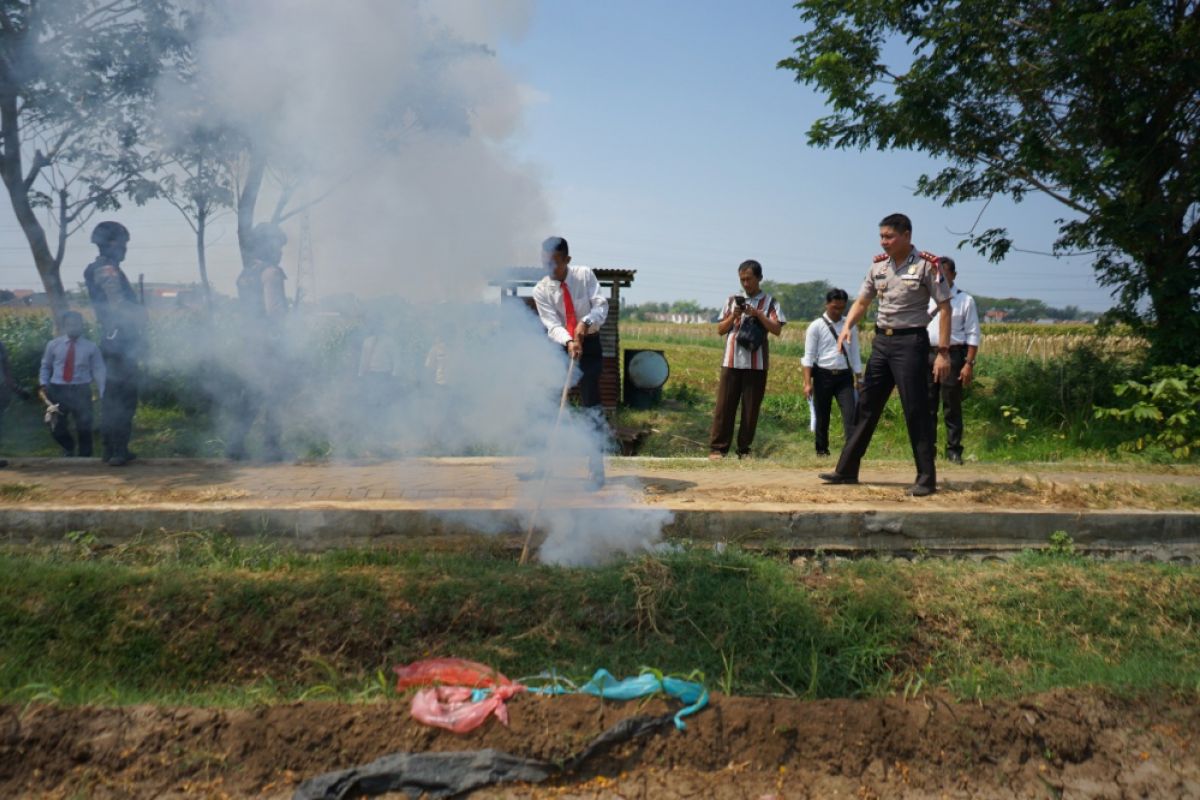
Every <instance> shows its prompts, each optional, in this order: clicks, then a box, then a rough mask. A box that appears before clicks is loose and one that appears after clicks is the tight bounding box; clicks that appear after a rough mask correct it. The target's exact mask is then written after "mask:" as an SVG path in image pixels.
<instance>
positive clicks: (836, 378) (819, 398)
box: [812, 367, 855, 453]
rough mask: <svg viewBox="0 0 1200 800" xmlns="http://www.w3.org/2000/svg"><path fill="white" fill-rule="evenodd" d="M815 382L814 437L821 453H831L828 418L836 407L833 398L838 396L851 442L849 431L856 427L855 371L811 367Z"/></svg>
mask: <svg viewBox="0 0 1200 800" xmlns="http://www.w3.org/2000/svg"><path fill="white" fill-rule="evenodd" d="M812 381H813V412H814V416H815V417H816V428H817V430H816V431H815V432H814V433H813V439H814V440H815V442H814V443H815V444H816V446H817V452H818V453H828V452H829V417H830V412H831V411H832V410H833V400H834V398H837V404H838V408H840V409H841V410H842V433H843V435H844V436H845V440H846V441H849V439H850V431H851V430H853V428H854V407H855V403H854V373H853V372H851V371H850V370H848V369H846V370H838V371H837V373H836V374H835V373H834V372H832V371H830V370H827V369H821V368H820V367H813V368H812Z"/></svg>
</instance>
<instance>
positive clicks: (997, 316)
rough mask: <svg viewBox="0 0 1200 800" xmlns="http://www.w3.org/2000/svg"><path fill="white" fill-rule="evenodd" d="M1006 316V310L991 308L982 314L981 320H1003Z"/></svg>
mask: <svg viewBox="0 0 1200 800" xmlns="http://www.w3.org/2000/svg"><path fill="white" fill-rule="evenodd" d="M1007 316H1008V312H1007V311H1005V310H1004V309H1002V308H993V309H990V310H989V311H988V312H987V313H986V314H984V315H983V321H984V322H1003V321H1004V318H1005V317H1007Z"/></svg>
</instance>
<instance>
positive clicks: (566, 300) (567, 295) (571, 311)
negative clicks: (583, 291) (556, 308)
mask: <svg viewBox="0 0 1200 800" xmlns="http://www.w3.org/2000/svg"><path fill="white" fill-rule="evenodd" d="M562 290H563V305H564V306H566V308H567V333H568V334H569V335H570V337H571V338H572V339H574V338H575V328H576V327H577V326H578V325H579V323H578V322H576V321H575V301H574V300H572V299H571V290H570V289H568V288H567V281H566V279H565V278H564V279H563V281H562Z"/></svg>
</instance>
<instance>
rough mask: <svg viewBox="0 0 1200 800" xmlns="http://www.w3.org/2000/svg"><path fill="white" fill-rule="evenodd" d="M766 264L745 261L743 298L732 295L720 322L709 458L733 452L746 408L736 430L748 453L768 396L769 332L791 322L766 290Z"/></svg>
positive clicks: (742, 450) (743, 450) (741, 446)
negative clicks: (735, 420) (718, 373)
mask: <svg viewBox="0 0 1200 800" xmlns="http://www.w3.org/2000/svg"><path fill="white" fill-rule="evenodd" d="M762 274H763V273H762V264H759V263H758V262H757V261H743V262H742V263H741V264H740V265H739V266H738V280H739V281H740V282H741V284H742V289H743V291H745V294H744V295H731V296H730V298H729V299H728V300H726V301H725V307H724V308H723V309H722V310H721V317H720V319H719V320H718V322H717V333H719V334H720V335H722V336H724V337H725V355H724V358H723V359H722V360H721V381H720V384H719V385H718V386H717V407H716V409H714V410H713V422H712V433H711V435H710V436H709V454H708V457H709V459H711V460H713V461H718V460H720V459H722V458H724V457H725V456H726V455H727V454H728V453H729V447H730V445H731V443H732V440H733V418H734V415H735V414H736V413H737V410H738V405H739V404H740V405H741V407H742V419H741V424H740V425H739V426H738V435H737V454H738V458H744V457H745V456H748V455H749V454H750V445H751V444H752V443H753V442H754V431H755V429H756V428H757V427H758V410H759V408H760V407H761V406H762V401H763V396H764V395H765V394H766V392H767V362H768V356H769V354H770V353H769V350H770V348H769V347H768V345H767V334H768V333H771V334H774V335H775V336H778V335H779V334H780V333H781V332H782V331H783V326H784V325H786V324H787V318H786V317H785V316H784V314H783V309H782V308H780V307H779V302H778V301H776V300H775V298H774V297H772V296H771V295H769V294H767V293H766V292H764V291H762V288H761V287H760V284H761V283H762Z"/></svg>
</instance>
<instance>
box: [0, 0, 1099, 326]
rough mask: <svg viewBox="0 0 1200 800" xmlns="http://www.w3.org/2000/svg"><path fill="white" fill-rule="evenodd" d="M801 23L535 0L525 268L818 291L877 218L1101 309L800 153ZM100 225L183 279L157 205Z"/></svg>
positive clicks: (1032, 286)
mask: <svg viewBox="0 0 1200 800" xmlns="http://www.w3.org/2000/svg"><path fill="white" fill-rule="evenodd" d="M486 1H488V2H490V0H486ZM800 31H801V22H800V20H799V17H798V14H797V12H796V11H795V10H794V9H793V8H792V7H791V5H790V4H789V3H788V2H787V1H786V0H782V1H779V0H751V1H749V2H733V0H693V1H692V2H688V3H683V2H671V3H668V2H663V0H641V2H633V0H605V2H595V1H594V0H539V1H538V2H537V4H536V5H535V6H534V11H533V13H532V16H531V18H530V20H529V25H528V28H527V29H526V30H524V32H523V35H522V36H520V37H519V38H513V39H510V40H506V41H503V42H502V43H501V44H500V46H499V48H498V53H497V55H498V59H499V61H500V62H501V63H502V64H503V65H504V67H505V68H506V69H507V70H508V71H509V72H510V73H512V74H513V75H514V76H515V77H516V79H517V80H518V81H520V83H521V84H522V85H523V86H524V87H525V89H526V95H527V96H528V97H529V98H530V100H529V102H528V106H527V108H526V110H525V114H524V117H523V122H522V124H521V125H520V127H519V129H518V131H517V133H516V135H515V136H514V137H513V138H511V139H509V140H506V141H505V142H503V143H502V144H500V145H499V147H501V148H503V149H504V150H505V151H507V153H508V154H509V156H510V157H511V158H514V159H516V160H518V161H520V162H522V163H524V164H526V165H528V166H529V167H530V168H531V169H533V170H534V172H535V174H536V175H537V176H539V178H540V179H541V183H542V185H543V187H544V190H545V193H546V197H547V201H548V206H549V209H550V214H551V217H552V225H551V226H550V229H549V230H546V231H531V232H530V234H529V237H528V238H529V239H530V241H529V250H528V252H529V255H528V259H527V260H526V261H527V263H529V264H534V263H537V259H538V246H539V244H540V241H541V239H542V238H543V237H544V236H545V235H549V234H551V233H560V234H561V235H563V236H566V237H567V238H568V239H569V240H570V241H571V245H572V251H573V254H574V256H575V258H576V261H577V263H584V264H590V265H592V266H608V267H626V268H632V269H636V270H637V271H638V274H637V278H636V281H635V283H634V285H633V287H632V288H631V289H630V290H628V292H627V293H626V295H625V296H626V297H627V298H628V299H629V300H631V301H632V302H644V301H662V300H668V301H669V300H683V299H687V300H698V301H700V302H701V303H702V304H704V305H707V306H717V305H720V303H721V302H722V301H723V299H724V297H725V296H727V295H728V294H730V293H732V292H735V291H739V287H738V284H737V280H736V266H737V264H738V263H739V262H741V261H742V260H744V259H746V258H756V259H758V260H759V261H761V262H762V263H763V265H764V268H765V271H766V276H767V277H768V278H770V279H774V280H778V281H788V282H798V281H811V280H828V281H830V282H831V283H833V284H835V285H837V286H841V287H843V288H845V289H847V290H849V291H850V292H851V293H853V292H855V291H856V289H857V287H858V285H859V284H860V282H861V281H862V278H863V275H864V274H865V272H866V269H867V266H868V264H869V263H870V259H871V257H872V256H873V255H874V254H875V253H877V252H879V249H878V240H877V227H876V223H877V222H878V221H879V219H880V218H881V217H882V216H884V215H885V214H888V213H891V212H893V211H903V212H905V213H907V214H909V215H910V216H911V217H912V219H913V223H914V227H915V230H914V242H915V243H916V244H917V246H918V247H921V248H923V249H926V250H931V251H933V252H936V253H941V254H952V255H954V256H955V258H956V260H957V261H958V265H959V279H960V285H961V286H962V287H963V288H965V289H967V290H968V291H974V292H976V293H978V294H984V295H989V296H1016V297H1038V298H1041V299H1042V300H1044V301H1045V302H1047V303H1049V304H1050V305H1054V306H1065V305H1077V306H1080V307H1081V308H1084V309H1089V310H1103V309H1106V308H1108V307H1109V306H1110V305H1111V301H1110V298H1109V293H1108V290H1106V289H1102V288H1100V287H1097V286H1096V283H1095V280H1094V277H1093V273H1092V269H1091V266H1090V263H1089V261H1088V260H1087V259H1066V260H1059V259H1052V258H1048V257H1045V256H1039V255H1032V254H1022V253H1014V254H1012V255H1011V256H1010V257H1009V258H1008V260H1006V261H1005V262H1004V263H1002V264H999V265H993V264H989V263H987V262H986V261H984V260H983V259H982V258H980V257H979V256H977V255H975V254H974V253H972V252H970V251H961V252H960V251H957V250H955V246H956V245H957V243H958V241H959V240H960V239H961V238H963V237H962V236H960V235H956V234H955V233H954V232H956V231H957V232H962V231H965V230H967V229H969V228H970V227H971V226H972V224H973V223H974V222H975V219H976V216H977V215H978V214H979V211H980V206H979V205H967V206H959V207H956V208H951V209H945V208H942V207H941V206H940V205H939V204H938V203H936V202H932V201H929V200H924V199H918V198H915V197H914V196H913V194H912V189H911V187H912V186H913V185H914V184H915V182H916V179H917V177H918V176H919V175H920V174H921V173H922V172H923V171H928V170H930V169H931V168H932V167H933V166H934V165H933V164H932V163H931V162H930V161H929V160H928V159H927V158H925V157H923V156H921V155H920V154H916V153H878V152H873V151H871V152H861V153H860V152H845V151H836V150H818V149H814V148H810V147H809V146H808V145H806V144H805V139H806V131H807V130H808V128H809V126H810V125H811V124H812V122H813V121H814V120H815V119H817V118H818V117H819V116H821V115H822V114H823V113H824V109H823V105H822V103H821V100H820V98H819V97H817V96H816V95H815V94H814V93H813V92H812V91H811V90H810V89H808V88H807V87H805V86H802V85H799V84H797V83H795V82H794V80H793V79H792V74H791V73H788V72H783V71H781V70H778V69H776V68H775V64H776V63H777V62H778V61H779V59H781V58H785V57H787V56H788V55H790V53H791V51H792V45H791V39H792V38H793V37H794V36H795V35H797V34H798V33H799V32H800ZM0 207H2V208H3V210H0V287H7V288H35V287H36V288H39V289H40V286H39V282H38V279H37V275H36V273H35V271H34V269H33V267H32V265H31V263H30V256H29V249H28V246H27V245H26V243H25V241H24V239H23V237H22V236H21V234H20V230H19V228H18V226H17V224H16V221H15V219H14V218H13V216H12V213H11V210H10V207H9V204H8V202H7V201H6V200H0ZM318 210H319V209H318ZM1064 213H1065V209H1064V208H1063V207H1061V206H1059V205H1058V204H1056V203H1054V202H1053V201H1051V200H1049V199H1044V198H1042V197H1040V196H1033V195H1031V196H1030V197H1029V198H1028V199H1027V200H1026V201H1025V202H1024V203H1021V204H1020V205H1014V204H1012V203H1011V202H1009V201H1007V200H997V201H995V202H993V203H992V204H991V205H990V206H989V207H988V209H987V213H986V215H985V216H984V218H983V220H982V223H981V225H982V227H992V226H997V227H1008V228H1009V229H1010V231H1011V232H1013V233H1014V234H1015V235H1016V240H1017V245H1018V246H1019V247H1022V248H1025V249H1029V250H1042V251H1045V250H1049V249H1050V245H1051V243H1052V241H1053V239H1054V231H1055V225H1054V220H1055V218H1056V217H1058V216H1061V215H1063V214H1064ZM110 216H115V217H116V218H119V219H121V220H122V221H125V222H126V223H127V224H128V225H129V227H130V228H131V229H132V230H133V232H134V241H133V243H132V247H131V250H130V260H129V261H128V262H127V263H126V268H127V269H128V270H129V271H130V273H131V275H134V276H136V275H137V274H138V273H143V272H144V273H145V274H146V277H147V280H168V281H194V280H195V279H196V267H195V254H194V243H193V242H192V240H191V239H190V230H189V229H188V228H187V227H186V225H185V223H184V222H183V220H182V219H181V218H180V217H179V215H178V214H177V212H175V211H174V210H173V209H171V208H170V207H167V206H166V205H165V204H162V203H159V204H156V205H154V206H153V207H150V208H146V209H135V208H129V207H127V208H125V209H123V210H122V211H121V212H118V213H117V214H115V215H110ZM89 227H90V226H89ZM211 233H212V236H211V237H210V240H209V257H210V269H211V274H212V275H213V279H214V283H215V285H216V286H217V288H218V290H220V291H225V292H232V290H233V279H234V277H235V276H236V274H237V270H238V268H239V267H238V259H237V247H236V240H235V234H234V230H233V220H232V218H231V217H230V216H229V215H226V217H225V218H223V219H222V220H219V221H218V222H217V223H216V224H215V225H214V226H213V229H212V231H211ZM293 233H294V232H293ZM314 247H315V250H316V252H317V260H318V265H317V271H318V278H317V286H318V292H319V293H324V292H328V291H331V290H334V289H336V287H337V275H336V274H331V273H336V272H337V270H336V269H334V267H335V266H337V259H338V258H339V257H343V258H344V254H343V253H339V252H338V251H337V248H336V246H334V245H333V244H331V243H329V242H326V241H322V240H320V239H319V237H318V240H317V241H315V242H314ZM93 253H94V250H93V248H92V247H91V246H90V245H89V244H88V242H87V237H86V231H83V232H80V233H79V234H77V235H76V236H75V237H73V238H72V240H71V241H70V243H69V245H68V251H67V259H66V262H65V263H64V266H63V279H64V282H65V283H66V284H67V285H68V286H73V285H74V283H75V281H76V280H77V278H78V276H79V275H80V273H81V271H82V268H83V266H84V265H86V264H87V263H88V262H89V261H90V260H91V259H92V257H93ZM285 260H286V261H287V262H288V264H291V262H292V261H293V260H294V252H289V253H287V254H285ZM322 270H324V272H322ZM489 296H490V295H489Z"/></svg>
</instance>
